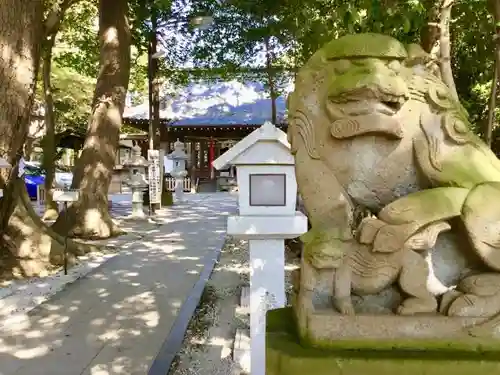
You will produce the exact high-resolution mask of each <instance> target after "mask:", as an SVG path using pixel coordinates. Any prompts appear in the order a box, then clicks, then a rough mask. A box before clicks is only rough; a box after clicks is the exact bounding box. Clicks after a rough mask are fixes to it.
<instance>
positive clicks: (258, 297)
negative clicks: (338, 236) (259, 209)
mask: <svg viewBox="0 0 500 375" xmlns="http://www.w3.org/2000/svg"><path fill="white" fill-rule="evenodd" d="M306 230H307V218H306V216H304V215H303V214H302V213H301V212H297V213H296V214H295V215H294V216H233V217H229V218H228V224H227V233H228V234H229V235H233V236H235V237H238V238H243V239H248V240H249V247H250V267H251V270H250V369H251V373H252V374H262V375H263V374H265V373H266V372H265V363H266V356H265V347H266V313H267V311H268V310H270V309H276V308H282V307H285V306H286V302H287V301H286V293H285V239H287V238H295V237H298V236H299V235H301V234H303V233H304V232H305V231H306Z"/></svg>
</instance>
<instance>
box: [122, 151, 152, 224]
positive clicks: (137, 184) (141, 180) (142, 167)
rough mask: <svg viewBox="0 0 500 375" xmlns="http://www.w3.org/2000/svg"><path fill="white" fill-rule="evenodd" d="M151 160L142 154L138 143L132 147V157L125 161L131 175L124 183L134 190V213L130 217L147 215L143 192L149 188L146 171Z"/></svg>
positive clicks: (125, 166)
mask: <svg viewBox="0 0 500 375" xmlns="http://www.w3.org/2000/svg"><path fill="white" fill-rule="evenodd" d="M148 166H149V162H148V161H147V160H146V159H145V158H144V157H143V156H142V155H141V148H140V147H139V146H138V145H135V146H133V147H132V152H131V155H130V159H128V160H126V161H125V162H124V163H123V167H124V168H126V169H128V172H129V177H128V178H126V179H125V180H124V181H123V183H124V184H125V185H127V186H130V189H131V190H132V214H131V215H130V217H129V218H130V219H143V218H145V217H146V215H145V213H144V208H143V206H144V197H143V193H144V191H145V190H146V189H147V188H148V185H149V184H148V181H147V179H146V171H147V168H148Z"/></svg>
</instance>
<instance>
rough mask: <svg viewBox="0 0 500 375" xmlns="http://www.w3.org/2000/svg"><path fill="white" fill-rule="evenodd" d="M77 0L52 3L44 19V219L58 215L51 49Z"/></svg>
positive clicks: (53, 218)
mask: <svg viewBox="0 0 500 375" xmlns="http://www.w3.org/2000/svg"><path fill="white" fill-rule="evenodd" d="M77 1H78V0H62V1H58V2H56V3H54V5H53V7H52V9H51V10H50V12H49V14H48V15H47V17H46V19H45V21H44V28H45V33H44V34H45V39H44V44H43V68H42V80H43V93H44V99H45V119H44V122H45V131H46V133H45V137H44V139H43V160H42V163H43V167H44V169H45V213H44V215H43V218H44V219H45V220H55V219H56V218H57V216H58V210H57V204H56V202H54V200H53V198H52V187H53V184H54V178H55V172H56V171H55V160H56V158H55V156H56V152H57V150H56V144H55V133H56V124H55V122H56V120H55V114H54V98H53V95H52V84H51V74H52V50H53V48H54V44H55V41H56V36H57V34H58V33H59V30H60V28H61V23H62V22H63V20H64V16H65V14H66V10H67V9H68V8H69V7H70V6H71V5H73V4H75V3H76V2H77Z"/></svg>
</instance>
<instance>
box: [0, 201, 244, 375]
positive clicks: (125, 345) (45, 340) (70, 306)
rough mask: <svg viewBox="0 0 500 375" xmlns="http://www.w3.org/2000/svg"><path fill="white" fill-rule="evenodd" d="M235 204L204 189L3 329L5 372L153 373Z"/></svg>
mask: <svg viewBox="0 0 500 375" xmlns="http://www.w3.org/2000/svg"><path fill="white" fill-rule="evenodd" d="M235 206H236V201H235V198H234V197H232V196H230V195H228V194H224V193H218V194H203V195H201V194H200V195H194V196H191V197H189V201H188V202H187V203H184V204H182V205H179V206H176V207H174V208H172V209H169V210H165V213H163V214H162V215H161V216H162V217H163V218H164V219H165V221H167V223H166V224H165V225H163V226H160V227H157V228H156V229H154V230H152V231H150V233H149V234H148V235H147V236H146V237H144V239H143V240H141V241H135V242H132V243H127V244H125V245H123V248H122V251H121V253H120V255H118V256H116V257H114V258H113V259H111V260H110V261H108V262H107V263H105V264H104V265H103V266H102V267H100V268H98V269H97V270H95V271H94V272H92V273H91V274H89V275H87V276H86V277H84V278H83V279H80V280H79V281H77V282H76V283H74V284H72V285H70V286H68V287H67V288H66V289H65V290H63V291H62V292H60V293H58V294H56V296H55V297H54V298H53V299H52V300H50V301H49V302H47V303H45V304H43V305H41V306H40V307H39V308H37V309H36V310H34V311H33V312H32V313H31V314H30V318H29V321H28V322H27V326H25V327H21V326H20V327H9V331H6V328H4V329H3V331H0V374H1V375H118V374H120V375H121V374H123V375H146V374H147V373H148V369H149V367H150V365H151V363H152V362H153V360H154V358H155V357H156V355H157V353H158V351H159V350H160V348H161V346H162V343H163V342H164V341H165V339H166V337H167V335H168V333H169V331H170V329H171V327H172V324H173V322H174V320H175V318H176V316H177V313H178V311H179V309H180V307H181V306H182V304H183V302H184V300H185V299H186V297H187V296H188V295H189V293H190V291H191V290H192V288H193V286H194V284H195V283H196V282H197V281H198V279H199V277H200V276H199V275H200V273H201V271H202V270H203V267H204V264H205V262H206V260H207V258H213V256H214V255H215V254H216V253H217V250H218V249H220V247H221V246H222V244H223V240H224V236H225V223H226V215H227V214H228V213H233V212H234V211H235Z"/></svg>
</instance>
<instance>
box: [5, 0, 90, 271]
mask: <svg viewBox="0 0 500 375" xmlns="http://www.w3.org/2000/svg"><path fill="white" fill-rule="evenodd" d="M42 17H43V0H30V1H23V0H3V1H2V2H0V90H1V91H0V134H1V136H0V156H1V157H3V158H5V159H7V160H8V161H9V162H10V164H11V165H12V166H13V168H12V169H11V170H10V171H8V172H5V171H4V172H3V173H2V174H1V178H0V188H3V189H4V197H3V198H1V199H0V254H1V260H2V262H1V263H0V266H1V268H2V272H12V273H15V274H16V275H20V276H31V275H36V274H40V273H43V271H44V270H45V268H46V267H47V266H48V265H49V264H51V263H52V264H54V263H56V264H58V263H60V262H61V261H62V255H63V246H62V239H61V237H60V236H58V235H56V234H55V233H53V232H52V231H51V230H50V228H48V227H47V226H45V225H44V224H43V223H42V222H41V220H40V218H39V217H38V216H37V215H36V213H35V212H34V210H33V207H32V206H31V202H30V201H29V198H28V196H27V193H26V189H25V185H24V181H23V179H22V178H20V177H19V176H18V163H19V160H20V158H21V156H22V150H23V146H24V143H25V141H26V138H27V134H28V129H29V121H30V113H31V110H32V105H33V101H34V96H35V86H36V77H37V70H38V66H39V63H40V46H41V44H42V36H43V33H42V26H43V23H42ZM79 250H81V252H84V251H85V246H78V245H75V244H73V243H70V248H69V251H70V252H72V253H77V252H78V251H79ZM6 267H8V268H9V269H8V270H7V269H6Z"/></svg>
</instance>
